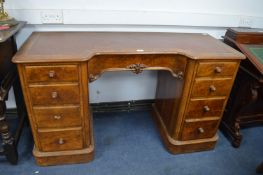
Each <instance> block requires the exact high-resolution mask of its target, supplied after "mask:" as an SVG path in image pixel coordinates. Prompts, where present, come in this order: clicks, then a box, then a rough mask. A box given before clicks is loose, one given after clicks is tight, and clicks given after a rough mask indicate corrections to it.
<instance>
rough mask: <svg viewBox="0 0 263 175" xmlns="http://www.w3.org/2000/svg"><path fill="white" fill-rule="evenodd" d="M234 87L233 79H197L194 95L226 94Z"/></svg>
mask: <svg viewBox="0 0 263 175" xmlns="http://www.w3.org/2000/svg"><path fill="white" fill-rule="evenodd" d="M231 87H232V79H205V80H204V79H196V80H195V82H194V85H193V90H192V97H208V96H226V95H228V93H229V91H230V90H231Z"/></svg>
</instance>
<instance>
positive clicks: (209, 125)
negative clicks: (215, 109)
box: [181, 120, 219, 140]
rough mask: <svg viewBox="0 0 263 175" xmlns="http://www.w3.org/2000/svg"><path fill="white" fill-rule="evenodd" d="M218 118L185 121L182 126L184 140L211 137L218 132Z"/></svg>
mask: <svg viewBox="0 0 263 175" xmlns="http://www.w3.org/2000/svg"><path fill="white" fill-rule="evenodd" d="M218 124H219V122H218V120H207V121H194V122H192V121H185V123H184V127H183V128H182V137H181V138H182V140H196V139H203V138H211V137H213V136H214V135H215V134H216V131H217V128H218Z"/></svg>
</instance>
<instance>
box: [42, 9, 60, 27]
mask: <svg viewBox="0 0 263 175" xmlns="http://www.w3.org/2000/svg"><path fill="white" fill-rule="evenodd" d="M41 22H42V24H63V12H62V10H44V11H41Z"/></svg>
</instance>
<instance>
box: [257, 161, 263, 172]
mask: <svg viewBox="0 0 263 175" xmlns="http://www.w3.org/2000/svg"><path fill="white" fill-rule="evenodd" d="M257 173H263V162H262V163H261V164H260V165H259V166H258V167H257Z"/></svg>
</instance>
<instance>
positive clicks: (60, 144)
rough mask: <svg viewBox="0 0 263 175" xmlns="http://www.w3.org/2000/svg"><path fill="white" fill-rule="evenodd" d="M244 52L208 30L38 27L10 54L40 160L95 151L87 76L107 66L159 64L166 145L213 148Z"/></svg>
mask: <svg viewBox="0 0 263 175" xmlns="http://www.w3.org/2000/svg"><path fill="white" fill-rule="evenodd" d="M244 58H245V57H244V56H243V55H242V54H241V53H239V52H238V51H235V50H234V49H232V48H231V47H229V46H227V45H225V44H224V43H222V42H220V41H218V40H216V39H214V38H212V37H211V36H209V35H205V34H175V33H120V32H116V33H112V32H43V33H42V32H36V33H33V34H32V35H31V36H30V38H29V39H28V40H27V42H26V43H25V44H24V45H23V47H22V48H21V49H20V50H19V52H18V53H17V54H16V55H15V57H14V58H13V62H14V63H16V64H17V66H18V71H19V75H20V80H21V84H22V89H23V94H24V97H25V101H26V106H27V111H28V114H29V119H30V124H31V127H32V132H33V137H34V141H35V147H34V150H33V154H34V156H35V158H36V161H37V163H38V164H39V165H56V164H66V163H79V162H87V161H90V160H92V159H93V153H94V141H93V126H92V114H91V110H90V108H89V98H88V95H89V92H88V84H89V83H91V82H93V81H95V80H96V79H98V78H99V76H100V75H101V74H102V73H104V72H105V71H132V72H134V73H136V74H138V73H141V72H142V71H143V70H158V85H157V90H156V102H155V103H154V104H153V116H154V118H155V120H156V122H157V125H158V127H159V129H160V133H161V137H162V138H163V140H164V143H165V146H166V147H167V149H168V150H169V151H170V152H171V153H174V154H178V153H186V152H193V151H202V150H209V149H213V148H214V146H215V143H216V141H217V135H216V132H217V129H218V125H219V123H220V119H221V116H222V112H223V110H224V107H225V105H226V101H227V99H228V96H229V93H230V90H231V87H232V84H233V81H234V78H235V76H236V72H237V69H238V66H239V62H240V60H241V59H244ZM127 93H129V92H127ZM109 124H110V123H109ZM127 139H129V138H127Z"/></svg>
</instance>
